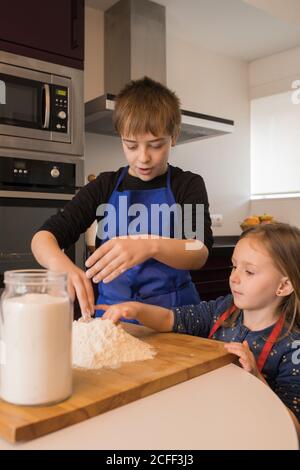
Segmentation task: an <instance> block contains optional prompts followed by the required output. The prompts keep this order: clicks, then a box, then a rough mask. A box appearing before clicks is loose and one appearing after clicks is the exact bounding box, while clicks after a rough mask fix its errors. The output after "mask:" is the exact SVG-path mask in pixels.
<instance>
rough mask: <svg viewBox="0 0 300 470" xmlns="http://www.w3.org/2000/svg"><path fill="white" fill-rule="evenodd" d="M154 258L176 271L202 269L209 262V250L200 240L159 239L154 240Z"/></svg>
mask: <svg viewBox="0 0 300 470" xmlns="http://www.w3.org/2000/svg"><path fill="white" fill-rule="evenodd" d="M152 248H153V256H152V257H153V258H154V259H156V260H157V261H160V262H161V263H164V264H167V265H168V266H171V267H172V268H175V269H200V268H201V267H202V266H203V265H204V264H205V263H206V261H207V258H208V250H207V248H206V246H205V245H204V244H203V243H202V242H201V241H198V240H177V239H175V238H158V239H154V240H152Z"/></svg>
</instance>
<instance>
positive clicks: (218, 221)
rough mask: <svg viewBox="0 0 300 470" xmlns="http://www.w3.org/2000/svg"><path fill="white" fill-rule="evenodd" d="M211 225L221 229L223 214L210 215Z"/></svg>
mask: <svg viewBox="0 0 300 470" xmlns="http://www.w3.org/2000/svg"><path fill="white" fill-rule="evenodd" d="M210 218H211V225H212V226H213V227H222V225H223V214H210Z"/></svg>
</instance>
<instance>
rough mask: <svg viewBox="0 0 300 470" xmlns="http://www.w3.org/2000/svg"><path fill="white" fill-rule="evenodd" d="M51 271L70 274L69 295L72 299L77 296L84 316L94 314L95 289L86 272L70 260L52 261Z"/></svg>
mask: <svg viewBox="0 0 300 470" xmlns="http://www.w3.org/2000/svg"><path fill="white" fill-rule="evenodd" d="M50 269H51V270H53V271H61V272H66V273H67V274H68V293H69V295H70V297H71V299H72V300H73V301H74V300H75V295H76V296H77V299H78V302H79V305H80V310H81V313H82V316H85V314H87V315H93V314H94V304H95V298H94V289H93V286H92V283H91V281H90V279H87V277H86V275H85V272H84V271H82V270H81V269H80V268H78V267H77V266H76V265H75V264H74V263H72V261H71V260H70V259H66V260H62V259H59V260H55V259H53V260H52V263H51V265H50Z"/></svg>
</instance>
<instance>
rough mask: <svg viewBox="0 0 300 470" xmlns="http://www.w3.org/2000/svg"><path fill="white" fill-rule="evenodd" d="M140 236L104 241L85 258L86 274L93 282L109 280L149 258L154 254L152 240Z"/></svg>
mask: <svg viewBox="0 0 300 470" xmlns="http://www.w3.org/2000/svg"><path fill="white" fill-rule="evenodd" d="M141 237H142V236H137V237H136V238H132V237H130V238H129V237H127V238H119V237H116V238H112V239H111V240H109V241H108V242H106V243H104V244H103V245H102V246H101V247H100V248H97V250H96V251H95V252H94V253H93V254H92V255H91V256H90V257H89V258H88V259H87V261H86V263H85V265H86V267H87V268H90V269H88V271H86V276H87V277H88V278H89V279H91V278H92V279H93V282H100V281H103V282H111V281H113V280H114V279H116V278H117V277H118V276H120V274H122V273H124V272H125V271H127V270H128V269H129V268H132V267H133V266H136V265H137V264H140V263H143V262H144V261H146V260H147V259H149V258H151V257H152V256H153V254H154V244H153V240H151V239H142V238H141ZM145 237H146V235H145ZM147 237H148V235H147Z"/></svg>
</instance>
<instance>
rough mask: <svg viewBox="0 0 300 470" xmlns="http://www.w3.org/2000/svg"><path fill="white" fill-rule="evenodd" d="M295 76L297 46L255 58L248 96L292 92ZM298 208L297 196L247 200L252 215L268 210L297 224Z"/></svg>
mask: <svg viewBox="0 0 300 470" xmlns="http://www.w3.org/2000/svg"><path fill="white" fill-rule="evenodd" d="M297 79H298V80H299V79H300V47H298V48H294V49H290V50H288V51H286V52H282V53H279V54H274V55H272V56H269V57H265V58H263V59H259V60H255V61H254V62H252V63H251V64H250V65H249V86H250V96H251V97H252V98H256V97H262V96H268V95H272V94H276V93H283V92H287V91H289V90H290V91H291V93H292V87H291V85H292V82H293V81H294V80H297ZM295 106H300V105H295ZM270 173H271V169H270ZM269 177H271V175H269ZM299 209H300V198H292V199H291V198H289V199H271V200H266V199H263V200H255V201H252V202H251V213H252V214H261V213H263V212H269V213H271V214H272V215H274V216H275V217H276V219H277V220H279V221H282V222H288V223H291V224H294V225H297V226H299V227H300V210H299Z"/></svg>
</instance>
